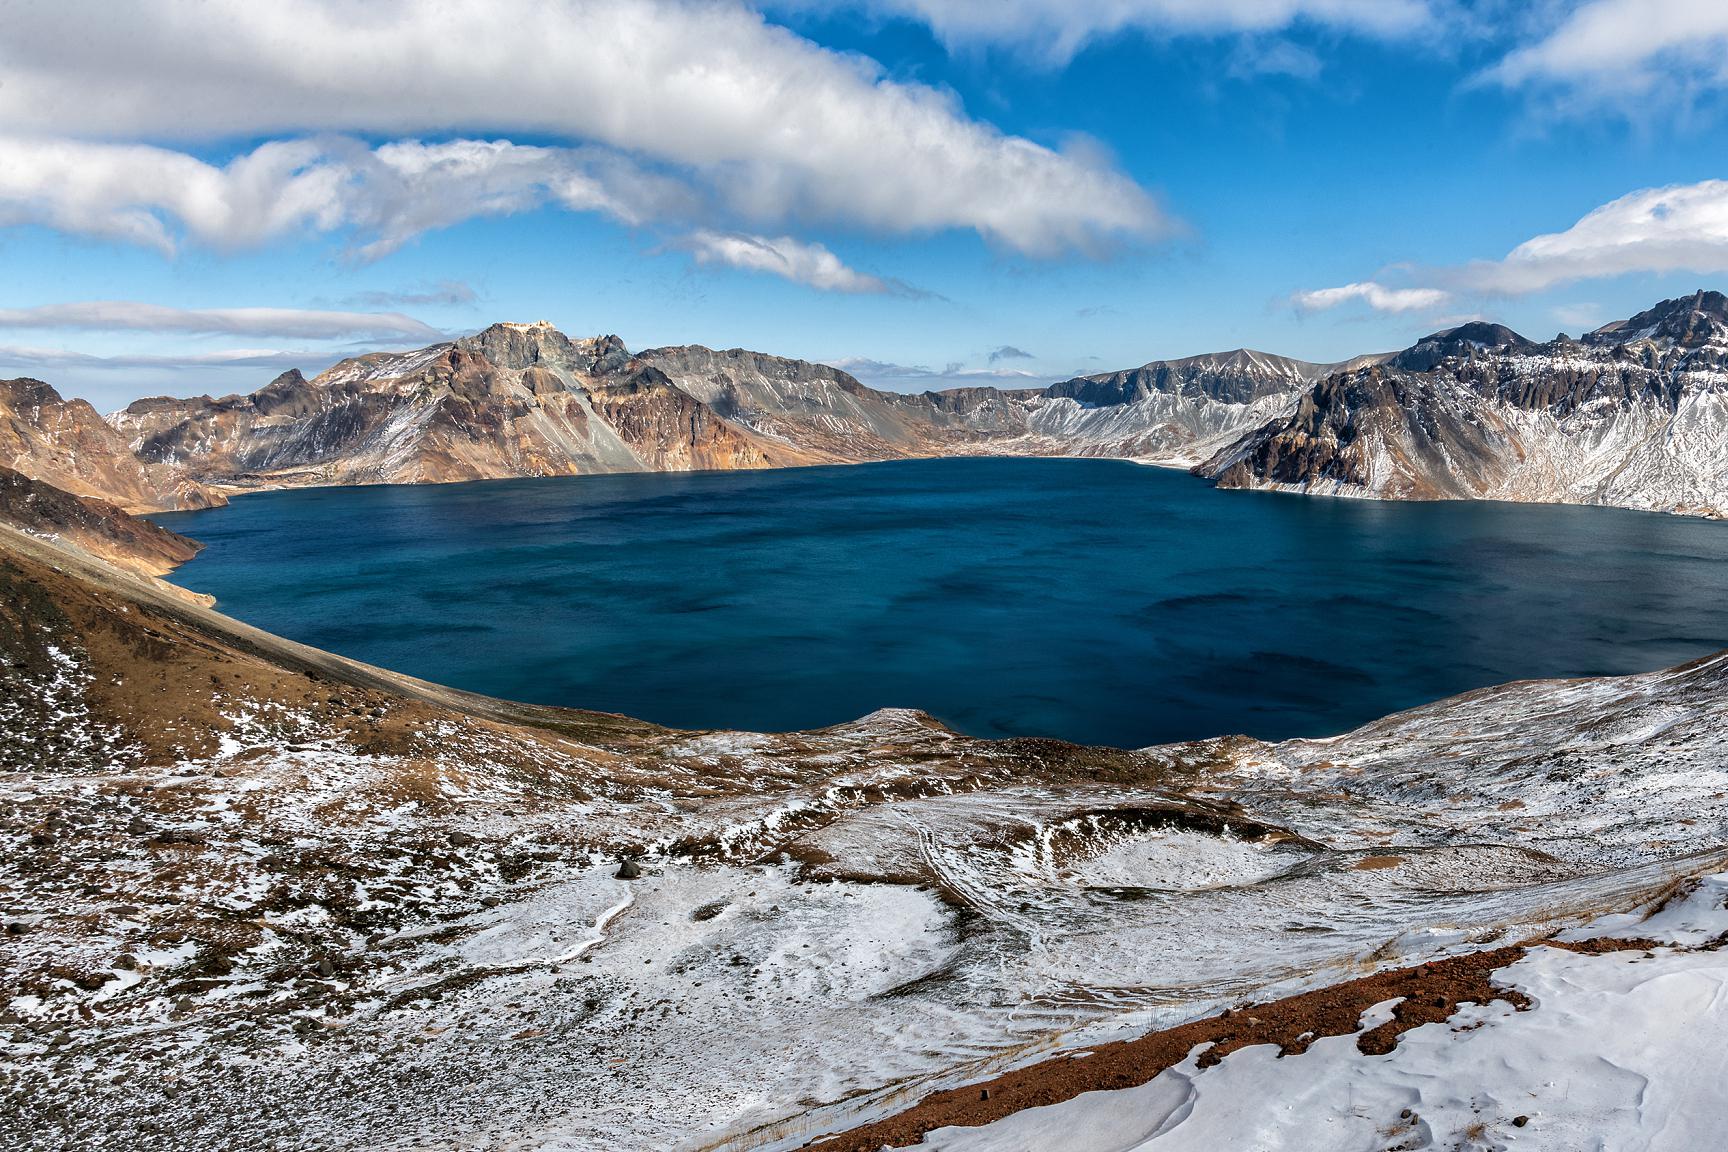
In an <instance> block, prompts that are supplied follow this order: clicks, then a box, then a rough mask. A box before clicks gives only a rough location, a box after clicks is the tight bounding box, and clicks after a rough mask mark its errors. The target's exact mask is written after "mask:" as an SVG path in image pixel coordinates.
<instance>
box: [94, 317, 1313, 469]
mask: <svg viewBox="0 0 1728 1152" xmlns="http://www.w3.org/2000/svg"><path fill="white" fill-rule="evenodd" d="M1324 371H1325V369H1324V367H1323V366H1320V365H1312V364H1305V363H1302V362H1301V361H1295V360H1286V359H1284V358H1282V357H1276V356H1268V355H1265V354H1264V353H1258V352H1246V351H1238V352H1232V353H1226V354H1223V355H1220V356H1204V357H1193V358H1190V359H1188V360H1178V361H1170V362H1168V363H1163V362H1160V363H1155V364H1149V365H1146V366H1145V367H1143V368H1138V369H1134V370H1133V371H1131V372H1124V373H1115V374H1112V375H1108V376H1098V377H1083V378H1079V379H1075V380H1071V381H1068V382H1066V383H1064V384H1058V385H1056V386H1054V387H1052V388H1048V389H1043V390H1038V389H1019V390H1002V389H996V388H961V389H955V390H952V391H947V392H925V393H923V394H920V395H903V394H900V393H894V392H880V391H877V390H876V389H873V388H868V387H866V386H865V385H863V384H861V383H859V382H858V381H857V380H856V379H854V378H853V377H851V376H849V375H848V374H846V373H845V372H842V371H840V370H839V369H836V368H831V367H828V366H826V365H822V364H812V363H809V362H807V361H803V360H790V359H786V358H783V357H779V356H769V355H766V354H763V353H760V352H749V351H745V350H743V349H736V348H735V349H730V350H727V351H715V350H713V349H709V348H703V347H699V346H694V345H692V346H686V347H675V348H653V349H649V350H647V351H644V352H640V353H637V354H634V355H633V354H631V353H630V351H629V350H628V349H626V348H625V347H624V345H623V343H622V342H621V341H620V340H619V339H618V338H617V337H616V336H602V337H595V338H592V339H585V340H571V339H570V338H569V337H567V336H565V335H564V334H563V333H562V332H559V331H558V330H557V329H555V328H553V327H552V326H551V325H549V324H546V323H544V322H541V323H536V324H495V325H493V326H492V327H490V328H488V329H486V330H485V331H483V332H480V333H478V334H477V335H474V336H471V337H467V338H466V339H462V340H457V341H454V342H452V343H448V344H441V345H436V346H434V347H431V348H426V349H422V350H420V351H418V352H410V353H402V354H377V355H372V356H366V357H361V358H358V359H355V360H348V361H344V362H343V363H341V364H338V365H336V366H335V367H334V368H332V369H330V370H329V371H328V372H325V373H323V374H322V375H320V376H318V377H317V378H316V379H313V380H307V379H306V378H305V377H304V376H302V375H301V374H300V373H299V372H287V373H284V374H283V375H281V376H279V377H278V378H277V379H276V380H274V381H272V382H271V383H270V384H269V385H267V386H266V387H264V388H262V389H260V390H258V391H257V392H254V393H252V394H251V395H250V396H225V397H222V398H220V399H212V398H210V397H207V396H205V397H198V398H195V399H191V400H173V399H166V398H157V399H149V400H140V401H138V402H136V403H134V404H132V405H131V406H130V407H128V408H127V409H126V410H125V411H124V412H119V413H116V414H114V415H113V416H112V417H110V421H111V422H112V424H113V426H114V428H116V429H117V430H119V431H120V432H121V433H122V434H123V435H124V436H125V437H126V438H127V440H128V442H129V443H130V444H131V446H132V448H133V450H135V451H136V452H137V454H138V456H139V457H140V458H141V459H142V460H144V461H146V462H148V463H149V464H151V465H153V466H162V467H171V468H175V469H179V470H182V471H184V472H185V473H186V474H188V475H191V476H194V477H196V478H198V479H199V480H201V481H204V482H206V483H209V484H212V485H217V486H220V487H223V488H226V489H230V490H238V489H247V488H263V487H282V486H289V485H300V484H356V483H381V482H391V483H421V482H437V481H446V480H479V479H488V478H495V477H506V476H560V475H574V474H580V473H591V472H628V471H684V470H690V469H735V468H771V467H785V466H790V465H800V464H833V463H854V462H860V461H866V460H890V459H898V458H905V457H916V456H942V455H966V454H977V453H1014V454H1021V455H1093V456H1128V457H1136V458H1143V459H1151V460H1156V461H1159V462H1167V463H1168V462H1175V463H1192V462H1193V461H1194V460H1197V459H1199V458H1201V457H1203V456H1204V455H1206V454H1207V453H1208V452H1210V451H1211V450H1213V448H1215V447H1216V446H1217V445H1218V444H1221V443H1223V442H1225V441H1227V440H1229V439H1232V438H1233V437H1234V436H1236V435H1238V434H1240V432H1241V431H1243V430H1244V429H1246V428H1248V427H1251V426H1253V425H1255V424H1257V423H1259V422H1261V421H1264V420H1265V419H1266V418H1268V417H1269V416H1270V415H1272V414H1273V413H1274V412H1276V411H1278V410H1279V409H1280V407H1281V406H1284V405H1288V404H1289V403H1291V402H1292V401H1293V399H1294V396H1295V395H1296V393H1297V392H1298V391H1299V390H1300V389H1301V388H1302V387H1303V386H1304V385H1305V384H1306V383H1307V382H1308V381H1310V380H1312V379H1313V378H1315V377H1316V376H1317V375H1320V374H1321V373H1323V372H1324Z"/></svg>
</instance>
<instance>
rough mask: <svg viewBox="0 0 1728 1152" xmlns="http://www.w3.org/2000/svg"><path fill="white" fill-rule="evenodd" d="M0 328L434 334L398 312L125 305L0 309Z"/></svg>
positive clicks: (322, 336)
mask: <svg viewBox="0 0 1728 1152" xmlns="http://www.w3.org/2000/svg"><path fill="white" fill-rule="evenodd" d="M0 328H29V329H54V328H64V329H77V330H81V331H98V332H128V331H131V332H176V333H199V334H204V335H226V336H287V337H300V338H304V339H314V340H335V339H341V338H344V337H356V336H364V337H372V338H382V337H397V338H401V339H406V340H425V341H428V342H430V341H434V340H438V339H441V338H442V333H440V332H439V331H438V330H437V329H436V328H433V327H431V326H430V325H428V324H424V323H422V322H420V321H419V320H416V319H414V318H413V317H412V316H404V315H403V314H402V313H400V312H329V311H318V310H315V309H303V308H173V307H169V306H167V305H163V304H143V303H138V302H136V301H130V300H91V301H81V302H78V303H72V304H45V305H41V306H39V307H35V308H0Z"/></svg>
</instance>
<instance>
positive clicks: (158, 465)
mask: <svg viewBox="0 0 1728 1152" xmlns="http://www.w3.org/2000/svg"><path fill="white" fill-rule="evenodd" d="M0 466H4V467H9V468H12V469H14V470H16V471H18V472H20V473H22V474H23V475H25V476H29V477H31V478H33V479H36V480H41V481H43V482H44V483H47V484H51V485H53V486H54V487H56V488H58V489H60V490H62V491H65V492H70V493H73V494H74V495H77V496H90V497H94V498H96V499H98V500H107V501H109V502H111V503H114V504H117V505H119V506H120V507H121V508H123V509H125V510H126V511H127V512H163V511H168V510H171V509H181V508H207V507H209V506H211V505H212V504H220V503H222V497H221V496H220V495H218V494H216V493H214V492H211V491H210V490H209V489H207V488H205V487H204V486H203V485H201V484H199V483H197V482H196V481H194V480H192V479H190V478H189V477H188V476H187V475H186V474H185V473H183V472H182V471H181V470H180V469H178V468H176V467H175V466H174V465H172V464H170V463H166V462H161V461H157V462H149V461H142V460H140V459H139V458H138V457H137V456H135V455H133V453H132V450H131V448H130V447H129V446H128V444H127V442H126V438H125V437H124V436H123V435H121V434H120V433H118V432H116V431H115V430H114V429H113V428H111V427H109V425H108V424H106V423H105V422H104V421H103V419H102V417H101V416H100V415H99V414H98V413H97V411H96V409H94V408H92V407H91V406H90V405H89V403H88V402H86V401H84V400H66V399H63V398H62V397H61V395H60V393H58V392H56V391H55V390H54V389H53V388H52V387H50V386H49V385H47V384H44V383H43V382H42V381H40V380H30V379H18V380H0Z"/></svg>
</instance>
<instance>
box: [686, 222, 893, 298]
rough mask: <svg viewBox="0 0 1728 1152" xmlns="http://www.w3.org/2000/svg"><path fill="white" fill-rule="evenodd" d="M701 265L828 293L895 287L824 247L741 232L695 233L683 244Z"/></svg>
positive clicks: (879, 290)
mask: <svg viewBox="0 0 1728 1152" xmlns="http://www.w3.org/2000/svg"><path fill="white" fill-rule="evenodd" d="M679 246H680V247H683V248H686V249H688V250H689V252H690V253H691V255H693V256H694V257H695V258H696V263H698V264H725V265H728V266H730V267H733V268H743V269H746V270H748V271H751V272H768V273H771V274H772V275H775V276H780V277H783V278H784V279H787V280H791V281H792V282H794V283H797V284H807V285H809V286H810V287H812V288H817V289H820V290H822V291H824V292H888V291H892V290H893V287H894V285H893V284H891V283H890V282H889V281H887V280H883V279H881V278H879V277H876V276H868V275H865V274H864V273H862V272H856V271H854V270H852V269H851V268H848V267H847V266H846V265H845V264H843V263H841V261H840V258H839V257H838V256H836V255H834V253H832V252H830V251H828V249H827V248H825V247H823V246H822V245H820V244H806V243H802V242H800V241H798V240H794V239H793V238H792V237H790V236H778V237H773V238H770V237H767V236H749V235H745V234H743V233H739V232H712V231H708V230H706V229H704V230H701V231H698V232H693V233H691V234H690V235H689V236H686V237H684V239H683V240H681V241H680V242H679Z"/></svg>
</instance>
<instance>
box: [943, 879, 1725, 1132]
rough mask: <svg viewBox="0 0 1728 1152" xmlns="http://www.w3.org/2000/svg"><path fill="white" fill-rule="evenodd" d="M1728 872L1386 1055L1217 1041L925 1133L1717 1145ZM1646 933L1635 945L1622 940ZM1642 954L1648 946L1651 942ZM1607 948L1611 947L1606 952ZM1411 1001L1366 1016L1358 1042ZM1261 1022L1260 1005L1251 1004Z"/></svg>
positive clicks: (1558, 950) (1599, 933) (1503, 974)
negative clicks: (1125, 1077)
mask: <svg viewBox="0 0 1728 1152" xmlns="http://www.w3.org/2000/svg"><path fill="white" fill-rule="evenodd" d="M1725 897H1728V874H1716V875H1712V876H1708V877H1705V878H1703V879H1702V880H1701V881H1700V882H1698V883H1696V884H1694V885H1688V886H1685V887H1683V888H1682V889H1680V890H1679V891H1677V892H1675V893H1673V894H1671V895H1670V896H1669V897H1667V898H1665V899H1664V900H1663V901H1662V902H1661V903H1659V904H1658V905H1655V906H1653V907H1651V908H1647V909H1643V910H1641V914H1637V915H1630V916H1614V917H1607V918H1605V919H1604V921H1602V922H1599V923H1597V924H1594V925H1591V926H1589V927H1588V928H1586V929H1583V930H1577V931H1572V932H1567V933H1563V934H1562V935H1561V937H1560V940H1559V943H1560V944H1561V945H1574V946H1577V945H1584V946H1585V948H1584V950H1582V951H1574V950H1572V948H1569V947H1564V946H1557V947H1535V948H1531V949H1529V950H1528V952H1527V954H1525V955H1524V956H1523V957H1522V958H1520V959H1518V960H1516V961H1515V962H1513V963H1511V964H1509V965H1507V966H1506V967H1504V968H1501V969H1499V970H1498V971H1497V972H1496V973H1495V974H1494V981H1495V983H1496V984H1497V985H1498V986H1499V987H1500V988H1503V989H1505V990H1507V994H1509V995H1513V996H1519V997H1521V998H1522V1003H1521V1004H1519V1005H1516V1006H1515V1005H1514V1003H1512V1002H1510V1000H1493V1001H1490V1002H1488V1003H1481V1004H1470V1005H1461V1006H1459V1007H1458V1009H1457V1010H1456V1011H1455V1012H1451V1013H1449V1014H1447V1016H1446V1017H1445V1019H1444V1020H1443V1021H1442V1022H1438V1023H1428V1024H1424V1025H1422V1026H1420V1027H1417V1028H1415V1029H1414V1030H1411V1031H1408V1032H1405V1033H1404V1034H1403V1035H1402V1036H1401V1037H1399V1039H1398V1044H1397V1047H1396V1048H1394V1049H1393V1050H1392V1051H1391V1052H1388V1053H1379V1052H1373V1053H1370V1052H1364V1051H1363V1050H1362V1047H1361V1045H1360V1044H1359V1043H1358V1041H1359V1038H1360V1033H1351V1034H1346V1035H1341V1036H1327V1037H1323V1038H1320V1039H1318V1040H1315V1041H1314V1042H1313V1044H1312V1045H1311V1046H1309V1047H1307V1048H1306V1050H1305V1051H1303V1052H1301V1053H1300V1054H1296V1055H1289V1056H1283V1057H1281V1054H1280V1052H1279V1050H1278V1048H1277V1046H1276V1045H1269V1044H1262V1045H1256V1046H1249V1047H1245V1048H1241V1049H1238V1050H1236V1051H1233V1052H1231V1053H1229V1054H1228V1055H1226V1056H1225V1057H1224V1058H1223V1059H1222V1060H1220V1061H1218V1062H1217V1063H1215V1064H1210V1065H1208V1064H1204V1063H1203V1062H1202V1060H1203V1057H1204V1055H1205V1052H1206V1050H1207V1047H1208V1046H1207V1045H1204V1044H1202V1045H1198V1046H1196V1049H1195V1051H1193V1052H1192V1053H1191V1054H1190V1055H1189V1056H1188V1057H1187V1058H1186V1059H1184V1060H1182V1061H1181V1062H1180V1063H1179V1064H1176V1065H1175V1066H1174V1067H1171V1068H1169V1069H1167V1070H1165V1071H1163V1072H1160V1073H1159V1074H1158V1075H1157V1076H1156V1077H1155V1078H1153V1079H1151V1080H1149V1081H1148V1082H1146V1083H1145V1084H1143V1085H1139V1086H1137V1087H1133V1088H1127V1089H1122V1090H1117V1091H1094V1092H1089V1093H1085V1094H1082V1095H1079V1096H1076V1097H1074V1098H1072V1099H1070V1100H1067V1101H1065V1102H1063V1103H1059V1104H1052V1105H1046V1106H1042V1107H1035V1108H1030V1109H1027V1110H1025V1111H1021V1112H1016V1113H1013V1114H1011V1115H1009V1116H1007V1117H1006V1118H1004V1119H1001V1120H998V1121H995V1122H993V1123H989V1124H985V1125H982V1126H975V1127H959V1126H949V1127H944V1128H940V1129H937V1130H936V1131H933V1132H931V1133H930V1134H929V1135H928V1137H927V1138H926V1139H925V1140H924V1141H923V1142H922V1143H920V1144H919V1145H917V1146H918V1147H920V1148H929V1149H932V1150H937V1149H939V1150H941V1152H1029V1150H1031V1149H1040V1148H1063V1149H1068V1150H1071V1152H1133V1150H1138V1149H1147V1150H1151V1149H1156V1150H1159V1152H1212V1150H1214V1149H1220V1148H1254V1149H1263V1150H1265V1152H1308V1150H1310V1149H1314V1148H1321V1147H1324V1148H1327V1149H1331V1150H1336V1152H1383V1150H1384V1149H1386V1148H1388V1147H1392V1148H1464V1149H1510V1148H1526V1147H1528V1148H1548V1149H1579V1148H1603V1149H1642V1150H1646V1152H1657V1150H1671V1152H1694V1150H1696V1149H1704V1148H1714V1147H1717V1146H1719V1145H1720V1143H1721V1132H1722V1125H1723V1122H1724V1119H1725V1117H1724V1108H1723V1103H1722V1094H1721V1084H1722V1078H1723V1076H1724V1075H1728V1054H1725V1053H1724V1051H1723V1048H1722V1044H1721V1033H1722V1030H1723V1029H1724V1028H1728V956H1725V955H1724V954H1723V953H1722V952H1721V951H1719V950H1718V949H1719V946H1720V944H1721V943H1722V941H1723V940H1724V938H1728V908H1725V907H1724V898H1725ZM1633 935H1635V936H1636V939H1637V942H1638V944H1639V946H1637V947H1621V946H1620V945H1621V944H1623V943H1624V942H1625V938H1626V937H1629V936H1633ZM1645 945H1648V946H1645ZM1598 947H1600V948H1601V950H1598ZM1401 1003H1402V1000H1401V999H1397V998H1394V999H1390V1000H1387V1001H1384V1002H1382V1003H1379V1004H1376V1005H1373V1006H1371V1007H1370V1008H1369V1009H1368V1010H1367V1011H1366V1012H1365V1013H1364V1014H1363V1020H1362V1028H1361V1032H1367V1031H1369V1030H1371V1029H1373V1028H1375V1027H1376V1026H1378V1025H1380V1024H1381V1023H1382V1022H1383V1021H1385V1020H1387V1019H1389V1018H1390V1016H1391V1014H1392V1012H1393V1011H1394V1010H1395V1009H1396V1008H1397V1007H1398V1006H1399V1005H1400V1004H1401ZM1250 1011H1266V1012H1267V1014H1268V1015H1270V1014H1271V1013H1270V1012H1269V1011H1267V1010H1266V1009H1250Z"/></svg>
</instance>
